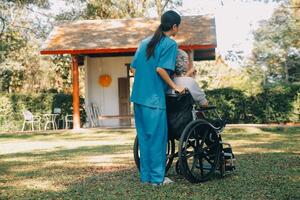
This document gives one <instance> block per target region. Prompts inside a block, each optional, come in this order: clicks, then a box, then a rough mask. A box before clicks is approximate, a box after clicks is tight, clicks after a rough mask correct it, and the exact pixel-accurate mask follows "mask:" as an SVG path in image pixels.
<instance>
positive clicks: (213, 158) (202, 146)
mask: <svg viewBox="0 0 300 200" xmlns="http://www.w3.org/2000/svg"><path fill="white" fill-rule="evenodd" d="M178 155H179V167H180V171H181V173H182V174H183V175H184V177H185V178H186V179H187V180H188V181H190V182H192V183H199V182H204V181H207V180H208V179H209V178H210V177H211V175H212V174H214V172H215V170H216V168H217V166H218V162H219V157H220V140H219V136H218V134H217V133H216V132H215V131H214V130H213V129H212V128H211V127H210V126H209V125H208V123H207V122H205V121H203V120H195V121H193V122H191V123H190V124H188V125H187V127H186V128H185V129H184V131H183V134H182V135H181V138H180V141H179V151H178Z"/></svg>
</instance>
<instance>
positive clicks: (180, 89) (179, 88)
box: [174, 85, 185, 94]
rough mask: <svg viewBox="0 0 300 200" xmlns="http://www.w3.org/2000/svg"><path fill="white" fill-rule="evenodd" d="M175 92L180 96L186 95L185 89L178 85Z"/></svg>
mask: <svg viewBox="0 0 300 200" xmlns="http://www.w3.org/2000/svg"><path fill="white" fill-rule="evenodd" d="M174 90H175V92H178V93H180V94H182V93H184V91H185V87H182V86H180V85H177V86H176V87H175V88H174Z"/></svg>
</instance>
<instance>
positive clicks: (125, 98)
mask: <svg viewBox="0 0 300 200" xmlns="http://www.w3.org/2000/svg"><path fill="white" fill-rule="evenodd" d="M118 90H119V115H121V118H120V119H119V124H120V125H121V126H129V125H130V122H131V118H130V116H129V115H130V100H129V98H130V90H129V78H127V77H121V78H119V79H118ZM126 116H127V117H126Z"/></svg>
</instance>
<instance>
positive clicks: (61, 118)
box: [53, 108, 65, 128]
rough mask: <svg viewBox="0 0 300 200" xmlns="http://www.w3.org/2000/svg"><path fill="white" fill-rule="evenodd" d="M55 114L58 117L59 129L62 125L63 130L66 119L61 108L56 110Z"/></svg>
mask: <svg viewBox="0 0 300 200" xmlns="http://www.w3.org/2000/svg"><path fill="white" fill-rule="evenodd" d="M53 113H54V114H57V115H58V118H57V128H60V127H61V126H60V124H62V128H64V127H65V118H64V117H63V116H61V109H60V108H54V109H53ZM60 122H61V123H60Z"/></svg>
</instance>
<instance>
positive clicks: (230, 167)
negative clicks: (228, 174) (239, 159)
mask: <svg viewBox="0 0 300 200" xmlns="http://www.w3.org/2000/svg"><path fill="white" fill-rule="evenodd" d="M223 151H224V160H225V163H224V164H225V171H234V170H235V162H236V159H235V156H234V154H233V153H232V149H231V147H227V148H224V149H223Z"/></svg>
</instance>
